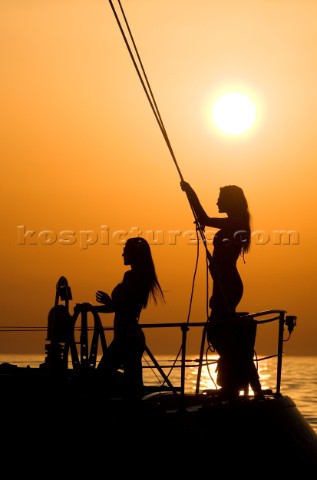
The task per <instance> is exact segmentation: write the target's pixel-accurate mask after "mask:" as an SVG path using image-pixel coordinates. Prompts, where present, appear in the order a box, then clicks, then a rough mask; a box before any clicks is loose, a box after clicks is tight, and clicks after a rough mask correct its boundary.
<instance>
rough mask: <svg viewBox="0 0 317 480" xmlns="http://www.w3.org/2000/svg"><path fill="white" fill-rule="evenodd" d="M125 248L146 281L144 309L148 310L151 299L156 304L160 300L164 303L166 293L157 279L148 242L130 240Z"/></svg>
mask: <svg viewBox="0 0 317 480" xmlns="http://www.w3.org/2000/svg"><path fill="white" fill-rule="evenodd" d="M125 248H127V249H129V252H130V254H131V258H133V265H134V266H136V267H137V268H138V270H139V271H140V272H141V274H142V278H143V279H144V281H145V285H146V292H145V296H144V301H143V308H146V306H147V304H148V301H149V299H150V298H151V299H152V300H153V301H154V303H155V304H156V303H157V302H158V300H161V301H163V302H164V293H163V290H162V288H161V285H160V283H159V281H158V278H157V274H156V270H155V265H154V262H153V258H152V253H151V249H150V245H149V244H148V242H147V241H146V240H145V239H144V238H142V237H136V238H129V239H128V240H127V242H126V245H125Z"/></svg>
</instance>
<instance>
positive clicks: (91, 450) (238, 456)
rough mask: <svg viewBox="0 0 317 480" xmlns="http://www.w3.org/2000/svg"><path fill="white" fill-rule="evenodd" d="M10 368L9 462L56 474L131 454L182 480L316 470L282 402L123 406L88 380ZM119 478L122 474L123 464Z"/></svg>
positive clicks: (310, 447) (214, 399)
mask: <svg viewBox="0 0 317 480" xmlns="http://www.w3.org/2000/svg"><path fill="white" fill-rule="evenodd" d="M12 368H13V371H12V372H7V373H2V374H1V375H0V382H1V386H2V387H1V391H2V395H1V401H0V404H1V411H2V414H3V415H2V422H1V423H2V437H3V438H7V439H8V440H9V439H11V443H10V445H14V451H15V454H17V455H18V456H20V455H25V454H26V452H28V455H31V454H32V455H34V454H35V453H36V452H37V453H38V454H39V455H40V458H41V459H42V460H45V461H48V462H51V461H52V458H53V459H54V462H53V464H52V468H53V469H55V468H56V467H57V466H58V465H60V468H64V466H63V465H64V464H65V461H66V457H67V455H66V452H73V453H72V455H73V454H74V453H75V455H76V458H77V460H79V461H80V464H81V468H94V467H96V468H97V465H99V467H100V468H101V463H102V459H104V461H106V462H108V463H110V464H111V463H112V462H114V463H115V464H116V463H117V461H118V460H117V459H118V458H129V456H131V455H132V453H133V450H136V452H137V453H136V455H137V456H139V455H141V456H142V457H144V458H146V461H147V462H148V461H152V462H154V463H155V462H157V461H158V459H159V458H163V459H166V461H167V463H168V468H169V469H173V470H174V471H177V472H179V473H181V472H182V474H184V475H185V474H186V473H187V469H188V468H196V469H197V473H198V474H205V473H206V469H207V470H210V471H211V472H213V473H215V472H217V473H220V472H222V473H237V474H238V473H241V471H244V475H243V476H244V478H254V470H253V469H254V468H256V469H259V472H260V473H261V472H264V470H265V471H267V472H270V473H271V474H272V473H278V474H290V473H294V471H295V470H296V471H301V473H302V474H303V473H304V472H307V473H310V474H311V472H312V471H314V469H315V468H316V467H317V435H316V433H315V432H314V430H313V429H312V427H311V426H310V425H309V424H308V422H307V421H306V420H305V418H304V417H303V416H302V414H301V413H300V412H299V410H298V409H297V407H296V405H295V404H294V402H293V401H292V399H291V398H290V397H288V396H282V395H280V396H279V397H278V398H276V397H275V396H274V395H273V394H272V393H265V394H264V397H263V398H262V399H255V398H254V397H253V396H241V397H239V398H237V399H235V400H230V401H227V400H224V399H222V398H221V397H220V396H219V393H218V391H217V390H216V391H209V392H207V393H201V394H197V395H195V394H187V393H185V394H184V395H181V394H177V395H175V393H173V392H170V391H168V390H165V391H161V392H156V391H155V389H153V388H151V387H148V388H147V390H146V391H145V392H144V393H145V395H144V397H143V398H142V400H140V401H128V400H122V399H121V398H120V397H119V396H117V395H116V393H114V394H113V395H111V392H109V391H108V390H107V389H106V388H105V385H103V383H102V382H100V380H99V379H98V378H97V377H96V376H95V377H91V376H89V377H87V378H86V379H85V378H80V379H78V378H71V376H68V377H67V378H64V379H63V380H62V381H61V379H52V378H49V377H48V376H47V375H46V374H45V373H43V372H41V369H30V368H25V369H23V368H22V369H21V368H14V367H12ZM7 453H9V454H12V451H11V450H10V451H9V452H7ZM65 455H66V457H65ZM132 456H133V455H132ZM184 461H185V463H184ZM76 462H77V461H76ZM164 462H165V460H164ZM137 465H138V464H136V463H135V461H134V463H133V464H131V465H130V467H129V468H130V471H131V473H132V472H133V473H136V472H134V469H136V470H137V469H138V467H137ZM19 466H20V465H19ZM73 467H74V468H75V465H73ZM78 467H79V464H78V463H76V468H78ZM120 468H124V469H125V468H128V465H127V464H126V462H125V461H123V463H122V465H121V466H120ZM79 470H80V469H79ZM260 478H261V476H260Z"/></svg>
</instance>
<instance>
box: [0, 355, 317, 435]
mask: <svg viewBox="0 0 317 480" xmlns="http://www.w3.org/2000/svg"><path fill="white" fill-rule="evenodd" d="M197 359H198V355H197V356H193V355H191V356H189V357H187V361H186V369H185V378H184V380H185V391H186V392H189V393H194V392H195V390H196V387H197V372H198V367H197ZM203 360H204V366H203V368H202V371H201V378H200V387H199V388H200V391H201V390H203V389H210V388H211V389H214V388H217V385H216V376H217V372H216V368H217V357H213V356H211V357H208V359H205V358H204V359H203ZM3 362H9V363H12V364H15V365H18V366H21V367H25V366H28V365H29V366H30V367H38V366H39V365H40V364H41V363H43V362H44V356H42V355H21V354H17V355H0V363H3ZM155 362H157V365H159V366H160V367H161V369H162V372H163V376H162V374H161V373H160V372H159V371H158V370H157V368H155V367H157V365H155V364H154V365H153V361H152V359H149V358H147V357H146V356H145V357H144V359H143V365H144V374H143V380H144V383H146V384H151V385H160V384H162V383H164V376H165V378H166V377H167V378H168V380H169V381H170V382H171V383H172V385H173V386H179V385H180V384H181V368H180V358H174V357H173V356H167V355H164V356H160V355H159V356H156V357H155ZM276 368H277V358H276V357H273V358H270V359H268V360H265V361H259V362H258V371H259V375H260V380H261V384H262V388H263V389H271V390H273V392H274V391H276V386H277V377H276ZM280 392H281V393H282V394H283V395H287V396H289V397H291V399H292V400H293V401H294V402H295V404H296V406H297V408H298V410H299V411H300V412H301V414H302V415H303V416H304V417H305V418H306V420H307V421H308V423H309V424H310V425H311V426H312V428H313V429H314V430H315V431H316V433H317V356H287V355H285V356H283V360H282V377H281V387H280Z"/></svg>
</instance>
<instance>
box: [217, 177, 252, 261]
mask: <svg viewBox="0 0 317 480" xmlns="http://www.w3.org/2000/svg"><path fill="white" fill-rule="evenodd" d="M220 193H221V195H222V198H223V201H224V203H225V204H226V207H227V211H228V212H230V213H232V214H234V215H237V216H239V217H240V218H241V220H242V222H243V224H244V228H245V231H246V235H245V237H244V238H243V242H242V246H241V254H242V255H243V254H245V253H247V252H248V251H249V250H250V246H251V215H250V212H249V206H248V202H247V199H246V197H245V195H244V192H243V190H242V188H240V187H237V186H236V185H227V186H225V187H221V188H220Z"/></svg>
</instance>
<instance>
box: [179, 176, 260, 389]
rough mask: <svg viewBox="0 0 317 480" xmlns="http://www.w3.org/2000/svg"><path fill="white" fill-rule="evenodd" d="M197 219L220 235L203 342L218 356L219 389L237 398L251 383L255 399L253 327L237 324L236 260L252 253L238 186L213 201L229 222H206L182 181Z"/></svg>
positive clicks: (242, 322)
mask: <svg viewBox="0 0 317 480" xmlns="http://www.w3.org/2000/svg"><path fill="white" fill-rule="evenodd" d="M181 188H182V190H183V191H185V192H186V194H187V197H188V200H189V202H190V204H191V206H192V209H193V211H194V213H195V216H196V220H197V221H198V222H199V224H200V225H201V226H202V227H203V228H204V227H205V226H209V227H213V228H216V229H218V231H217V232H216V234H215V236H214V240H213V255H212V256H211V255H209V270H210V273H211V276H212V279H213V290H212V295H211V298H210V301H209V306H210V309H211V314H210V317H209V322H208V323H209V324H208V327H207V338H208V341H209V343H210V344H211V345H213V347H214V348H215V349H216V350H217V352H218V354H219V355H220V358H219V361H218V375H217V383H218V385H220V386H221V387H222V390H223V392H225V393H228V395H229V396H230V395H233V396H235V395H237V394H238V393H239V390H240V389H246V387H247V385H248V384H249V383H250V385H251V388H252V390H253V391H254V393H256V394H260V393H261V385H260V381H259V377H258V373H257V370H256V368H255V365H254V362H253V353H254V341H255V328H256V327H255V325H256V324H255V323H254V322H252V321H251V320H249V321H248V320H247V319H244V320H243V319H242V318H240V319H239V323H238V320H237V315H236V308H237V306H238V304H239V302H240V300H241V298H242V295H243V283H242V280H241V277H240V274H239V272H238V269H237V260H238V258H239V257H240V256H242V257H243V259H244V255H245V254H246V253H247V252H248V251H249V249H250V243H251V228H250V213H249V209H248V203H247V200H246V198H245V195H244V192H243V190H242V189H241V188H240V187H238V186H236V185H227V186H225V187H222V188H220V193H219V197H218V201H217V206H218V210H219V213H226V214H227V217H223V218H221V217H209V216H208V215H207V214H206V212H205V210H204V209H203V207H202V206H201V203H200V201H199V199H198V197H197V195H196V193H195V191H194V190H193V189H192V187H191V186H190V184H189V183H187V182H185V181H183V180H182V181H181Z"/></svg>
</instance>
